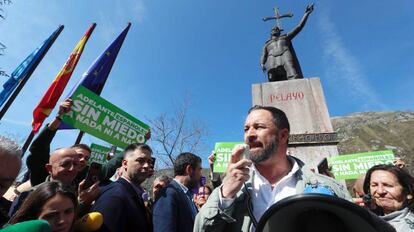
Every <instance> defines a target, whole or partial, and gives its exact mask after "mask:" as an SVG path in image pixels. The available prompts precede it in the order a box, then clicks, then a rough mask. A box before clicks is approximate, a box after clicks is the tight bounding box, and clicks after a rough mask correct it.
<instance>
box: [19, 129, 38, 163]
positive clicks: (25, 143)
mask: <svg viewBox="0 0 414 232" xmlns="http://www.w3.org/2000/svg"><path fill="white" fill-rule="evenodd" d="M34 135H35V133H34V132H33V131H31V132H30V134H29V136H28V137H27V139H26V141H25V142H24V144H23V147H22V157H23V155H24V153H25V152H26V150H27V148H28V147H29V145H30V143H31V142H32V140H33V138H34Z"/></svg>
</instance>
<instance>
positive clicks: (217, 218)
mask: <svg viewBox="0 0 414 232" xmlns="http://www.w3.org/2000/svg"><path fill="white" fill-rule="evenodd" d="M71 105H72V102H71V100H70V99H67V100H65V101H64V102H63V103H61V104H60V106H59V111H58V113H57V115H56V117H55V119H53V120H52V122H50V123H49V124H48V125H46V127H45V128H44V129H43V130H42V131H41V132H40V133H39V135H38V136H37V137H36V139H35V140H34V142H33V143H32V145H31V146H30V149H29V152H30V154H29V156H28V157H27V160H26V161H25V162H26V164H27V167H28V169H29V171H28V173H27V175H25V181H23V182H22V183H19V185H16V184H15V183H14V181H15V178H16V176H17V175H18V173H19V170H20V166H21V164H22V160H21V156H22V152H21V150H20V148H19V146H18V145H17V143H15V142H14V141H12V140H10V139H7V138H5V137H2V136H0V160H1V162H0V194H1V195H2V196H3V197H2V198H1V199H0V227H3V228H4V229H5V230H7V229H8V228H13V227H16V228H17V230H15V231H19V229H18V228H19V226H26V227H25V228H27V225H28V223H31V224H30V225H29V226H32V227H33V228H34V227H39V228H43V229H44V228H45V226H46V227H47V228H49V231H58V232H70V231H150V232H151V231H154V232H168V231H177V232H181V231H183V232H186V231H226V232H231V231H256V230H257V228H258V222H260V219H261V218H262V216H263V214H264V213H265V211H266V210H267V209H269V208H270V207H271V206H272V205H274V204H276V203H278V202H280V201H281V200H283V199H286V198H289V197H292V196H296V195H298V194H303V193H304V192H307V191H309V189H312V191H313V192H315V191H316V192H318V191H317V190H318V189H319V190H320V189H322V190H323V191H319V194H322V193H323V194H324V195H326V197H328V198H335V199H345V200H347V201H349V202H353V203H354V204H353V205H354V206H355V207H360V208H361V209H364V210H366V212H367V213H368V214H369V215H370V221H369V222H368V223H371V224H370V226H371V227H372V228H373V231H398V232H402V231H414V201H413V195H414V178H413V177H412V176H411V175H410V174H409V173H408V172H407V171H406V170H405V167H403V166H404V165H401V162H399V163H398V165H376V166H374V167H372V168H371V169H370V170H368V172H367V173H366V175H365V176H363V177H361V178H359V179H358V180H357V181H356V183H355V186H354V193H355V196H354V198H352V197H351V195H350V193H349V192H348V190H347V189H346V187H345V186H343V185H342V184H341V183H339V182H337V181H336V180H334V179H333V178H331V177H328V176H326V175H321V174H318V173H315V172H314V171H312V170H311V169H310V168H309V167H307V165H306V164H305V163H303V162H302V161H301V160H299V159H297V158H295V157H293V156H290V155H287V147H288V138H289V132H290V125H289V120H288V118H287V117H286V115H285V113H284V112H283V111H281V110H279V109H277V108H274V107H265V106H254V107H252V108H251V109H250V110H249V112H248V115H247V118H246V121H245V124H244V142H245V144H247V145H248V146H243V145H240V146H236V147H235V149H234V150H233V153H232V155H231V160H230V162H229V166H228V168H227V171H226V173H225V175H224V178H223V179H221V176H220V175H217V173H214V170H213V162H214V158H215V156H214V154H212V155H210V157H209V164H210V179H211V185H209V184H205V183H202V184H200V183H201V182H203V181H201V180H202V173H201V170H202V161H201V158H200V157H199V156H197V155H196V154H193V153H190V152H184V153H181V154H178V156H177V158H176V160H175V162H174V176H173V177H170V176H167V175H160V176H157V173H156V172H155V171H154V163H155V159H154V157H153V151H152V149H151V147H150V146H149V145H147V144H144V143H133V144H130V145H129V146H127V147H126V148H125V149H124V151H123V153H122V154H117V155H115V156H113V157H112V158H111V159H110V160H109V161H108V162H107V163H105V164H103V165H102V166H101V167H100V169H99V173H98V174H97V175H96V178H93V179H91V178H90V173H91V171H90V169H92V165H91V164H89V163H88V160H89V158H90V156H91V149H90V148H89V147H88V146H87V145H85V144H77V145H74V146H70V147H64V148H59V149H56V150H54V151H52V152H51V150H50V144H51V142H52V140H53V138H54V136H55V134H56V131H57V129H58V127H59V125H60V123H61V116H62V115H63V114H64V113H66V112H68V111H69V110H70V107H71ZM146 137H147V139H150V134H147V136H146ZM246 149H248V156H243V154H245V153H246V152H245V150H246ZM154 175H155V176H157V177H156V178H155V180H154V181H153V183H152V191H150V192H149V191H147V190H146V189H144V188H143V186H142V184H143V182H144V181H146V180H147V179H149V178H150V177H152V176H154ZM91 180H92V181H91ZM358 209H359V208H358ZM96 215H98V216H96ZM371 219H372V220H371ZM45 221H46V222H47V223H45ZM22 228H23V227H22ZM323 228H325V229H326V230H325V229H318V231H320V232H323V231H336V230H332V229H329V228H327V227H323ZM20 231H23V229H21V230H20ZM32 231H35V230H32ZM38 231H45V230H41V229H39V230H38ZM308 231H313V230H308ZM341 231H349V230H346V228H342V230H341Z"/></svg>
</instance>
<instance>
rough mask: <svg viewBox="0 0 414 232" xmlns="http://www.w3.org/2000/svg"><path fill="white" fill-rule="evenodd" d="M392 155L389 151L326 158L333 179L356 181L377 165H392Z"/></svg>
mask: <svg viewBox="0 0 414 232" xmlns="http://www.w3.org/2000/svg"><path fill="white" fill-rule="evenodd" d="M394 158H395V157H394V153H393V152H392V151H391V150H384V151H371V152H364V153H357V154H349V155H340V156H333V157H329V158H328V165H329V166H330V167H332V170H331V171H332V173H333V174H334V175H335V179H339V180H347V179H357V178H358V177H359V176H360V175H362V174H365V173H366V172H367V170H368V169H370V168H371V167H372V166H374V165H377V164H392V161H393V160H394Z"/></svg>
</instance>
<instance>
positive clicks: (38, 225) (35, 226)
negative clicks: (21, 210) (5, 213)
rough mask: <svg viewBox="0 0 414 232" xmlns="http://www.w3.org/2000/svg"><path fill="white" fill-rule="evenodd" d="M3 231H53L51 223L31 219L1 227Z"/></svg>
mask: <svg viewBox="0 0 414 232" xmlns="http://www.w3.org/2000/svg"><path fill="white" fill-rule="evenodd" d="M0 231H1V232H20V231H25V232H51V231H52V230H51V228H50V225H49V223H48V222H47V221H45V220H30V221H25V222H19V223H16V224H13V225H9V226H7V227H6V228H4V229H0Z"/></svg>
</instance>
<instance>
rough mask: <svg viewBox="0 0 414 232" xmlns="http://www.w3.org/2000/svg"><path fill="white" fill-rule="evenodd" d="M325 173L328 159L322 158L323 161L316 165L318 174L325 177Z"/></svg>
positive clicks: (327, 169)
mask: <svg viewBox="0 0 414 232" xmlns="http://www.w3.org/2000/svg"><path fill="white" fill-rule="evenodd" d="M326 171H329V167H328V159H326V158H323V160H322V161H321V162H320V163H319V164H318V173H319V174H323V175H326V174H325V173H326Z"/></svg>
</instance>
